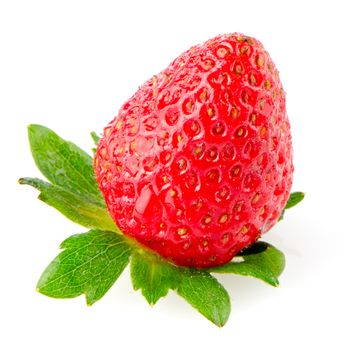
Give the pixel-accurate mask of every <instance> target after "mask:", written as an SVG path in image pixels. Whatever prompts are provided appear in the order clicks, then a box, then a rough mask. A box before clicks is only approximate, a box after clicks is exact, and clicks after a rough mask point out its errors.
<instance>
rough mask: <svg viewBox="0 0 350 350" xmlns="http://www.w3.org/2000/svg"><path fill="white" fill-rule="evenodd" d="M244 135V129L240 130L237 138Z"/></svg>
mask: <svg viewBox="0 0 350 350" xmlns="http://www.w3.org/2000/svg"><path fill="white" fill-rule="evenodd" d="M243 133H244V129H243V128H239V129H238V131H237V136H238V137H241V136H242V135H243Z"/></svg>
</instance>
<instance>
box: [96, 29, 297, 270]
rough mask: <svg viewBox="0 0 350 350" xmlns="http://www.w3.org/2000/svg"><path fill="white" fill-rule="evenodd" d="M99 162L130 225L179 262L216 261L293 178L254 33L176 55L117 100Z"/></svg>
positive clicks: (253, 235)
mask: <svg viewBox="0 0 350 350" xmlns="http://www.w3.org/2000/svg"><path fill="white" fill-rule="evenodd" d="M95 171H96V176H97V180H98V183H99V186H100V189H101V191H102V193H103V195H104V197H105V199H106V202H107V205H108V208H109V211H110V214H111V215H112V217H113V219H114V220H115V222H116V223H117V225H118V226H119V227H120V229H121V230H122V231H123V232H124V233H125V234H126V235H128V236H131V237H133V238H135V239H136V240H137V241H139V242H140V243H142V244H143V245H145V246H147V247H149V248H150V249H152V250H154V251H156V252H157V253H159V254H160V255H161V256H163V257H165V258H166V259H169V260H171V261H174V262H175V263H176V264H178V265H185V266H194V267H208V266H214V265H221V264H224V263H226V262H228V261H229V260H231V259H232V257H233V256H234V255H235V254H237V253H238V252H239V251H240V250H241V249H243V248H244V247H247V246H249V245H250V244H252V243H253V242H255V241H256V239H257V238H259V236H260V235H261V234H262V233H264V232H266V231H268V230H269V229H270V228H271V227H272V226H273V225H274V224H275V223H276V221H277V220H278V218H279V216H280V214H281V212H282V210H283V208H284V206H285V204H286V202H287V199H288V197H289V192H290V188H291V183H292V173H293V165H292V145H291V134H290V127H289V121H288V118H287V115H286V109H285V93H284V91H283V88H282V84H281V82H280V80H279V76H278V71H277V70H276V68H275V65H274V63H273V62H272V61H271V58H270V56H269V54H268V53H267V52H266V51H265V49H264V48H263V46H262V45H261V43H260V42H259V41H257V40H256V39H253V38H250V37H246V36H243V35H241V34H227V35H221V36H217V37H216V38H214V39H211V40H208V41H207V42H205V43H204V44H202V45H197V46H194V47H192V48H191V49H189V50H188V51H186V52H184V53H183V54H182V55H180V56H179V57H178V58H177V59H176V60H175V61H174V62H173V63H171V64H170V66H169V67H168V68H166V69H165V70H164V71H162V72H161V73H159V74H158V75H156V76H154V77H153V78H152V79H150V80H148V81H147V82H146V83H145V84H144V85H143V86H142V87H141V88H139V90H138V91H137V92H136V93H135V95H134V96H133V97H131V98H130V99H129V100H128V101H127V102H126V103H125V104H124V105H123V106H122V108H121V109H120V111H119V114H118V116H117V117H116V118H115V119H114V120H113V121H112V122H111V123H110V124H109V125H108V126H107V127H106V128H105V130H104V137H103V138H102V139H101V141H100V142H99V145H98V148H97V152H96V157H95Z"/></svg>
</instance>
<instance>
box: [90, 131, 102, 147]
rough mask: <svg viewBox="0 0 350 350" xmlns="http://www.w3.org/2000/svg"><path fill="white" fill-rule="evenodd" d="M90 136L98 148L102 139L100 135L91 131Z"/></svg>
mask: <svg viewBox="0 0 350 350" xmlns="http://www.w3.org/2000/svg"><path fill="white" fill-rule="evenodd" d="M90 136H91V138H92V140H93V141H94V144H95V146H97V144H98V141H100V139H101V137H100V136H98V135H97V134H96V133H95V131H91V133H90Z"/></svg>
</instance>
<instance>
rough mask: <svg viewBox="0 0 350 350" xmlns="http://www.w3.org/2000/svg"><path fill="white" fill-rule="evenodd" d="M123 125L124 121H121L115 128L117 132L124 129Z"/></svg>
mask: <svg viewBox="0 0 350 350" xmlns="http://www.w3.org/2000/svg"><path fill="white" fill-rule="evenodd" d="M123 124H124V123H123V121H122V120H119V121H118V122H117V124H116V126H115V127H116V129H117V130H120V129H121V128H122V127H123Z"/></svg>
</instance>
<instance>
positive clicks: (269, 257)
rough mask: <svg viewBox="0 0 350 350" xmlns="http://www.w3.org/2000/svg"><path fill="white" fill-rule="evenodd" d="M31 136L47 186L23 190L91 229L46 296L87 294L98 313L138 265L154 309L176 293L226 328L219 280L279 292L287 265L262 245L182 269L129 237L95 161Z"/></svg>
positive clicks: (54, 138)
mask: <svg viewBox="0 0 350 350" xmlns="http://www.w3.org/2000/svg"><path fill="white" fill-rule="evenodd" d="M28 136H29V143H30V147H31V151H32V155H33V158H34V161H35V163H36V165H37V167H38V168H39V170H40V171H41V172H42V174H43V175H44V176H45V177H46V179H47V181H43V180H40V179H36V178H21V179H20V180H19V183H20V184H26V185H30V186H32V187H34V188H36V189H37V190H39V191H40V194H39V199H40V200H42V201H43V202H45V203H46V204H48V205H50V206H52V207H54V208H55V209H57V210H58V211H60V212H61V213H62V214H63V215H64V216H66V217H67V218H68V219H70V220H71V221H73V222H75V223H77V224H80V225H81V226H84V227H86V228H87V229H88V231H87V232H86V233H81V234H76V235H73V236H71V237H69V238H67V239H66V240H65V241H64V242H63V243H62V244H61V246H60V248H61V249H62V251H61V252H60V253H59V255H58V256H57V257H56V258H55V259H54V260H53V261H52V262H51V263H50V264H49V265H48V267H47V268H46V269H45V271H44V272H43V274H42V276H41V277H40V279H39V282H38V284H37V290H38V291H39V292H40V293H42V294H44V295H47V296H50V297H53V298H73V297H76V296H79V295H81V294H85V297H86V302H87V304H88V305H92V304H93V303H95V302H96V301H98V300H99V299H101V298H102V297H103V295H104V294H105V293H106V292H107V291H108V290H109V289H110V287H111V286H112V285H113V284H114V283H115V281H116V280H117V278H118V277H119V276H120V274H121V273H122V272H123V271H124V269H125V268H126V266H127V265H128V264H129V263H130V274H131V279H132V283H133V287H134V289H135V290H139V289H140V290H141V292H142V294H143V295H144V297H145V298H146V300H147V301H148V303H150V304H151V305H153V304H155V303H156V302H157V301H158V300H159V299H160V298H161V297H164V296H166V295H167V293H168V291H169V290H170V289H171V290H174V291H176V292H177V294H178V295H180V296H181V297H183V298H184V299H185V300H186V301H188V302H189V303H190V304H191V305H192V306H193V307H194V308H195V309H197V310H198V311H199V312H200V313H201V314H202V315H203V316H204V317H206V318H207V319H208V320H210V321H211V322H213V323H214V324H215V325H217V326H219V327H221V326H223V325H224V324H225V323H226V322H227V320H228V318H229V314H230V310H231V305H230V298H229V295H228V293H227V291H226V290H225V289H224V287H223V286H222V285H221V284H220V283H219V282H218V280H217V279H216V278H215V277H214V276H213V275H212V273H234V274H240V275H245V276H252V277H255V278H258V279H260V280H263V281H264V282H266V283H268V284H270V285H272V286H277V285H278V277H279V275H280V274H281V273H282V271H283V268H284V265H285V258H284V255H283V253H282V252H281V251H279V250H278V249H277V248H275V247H273V246H272V245H270V244H268V243H265V242H261V241H257V242H256V243H254V244H253V245H252V246H251V247H250V248H248V249H245V250H243V251H242V252H240V253H238V254H237V255H236V257H234V258H233V260H232V261H230V262H229V263H227V264H225V265H221V266H217V267H212V268H209V269H196V268H187V267H181V266H177V265H176V264H174V263H173V262H171V261H167V260H165V259H164V258H162V257H160V256H159V255H158V254H157V253H155V252H153V251H151V250H150V249H149V248H146V247H143V246H142V245H140V244H139V243H137V242H136V241H135V240H133V239H131V238H129V237H126V236H124V235H123V234H122V232H121V231H120V230H119V228H118V227H117V226H116V225H115V223H114V221H113V220H112V219H111V217H110V215H109V213H108V210H107V207H106V204H105V201H104V199H103V197H102V195H101V193H100V191H99V189H98V186H97V183H96V180H95V176H94V170H93V158H92V157H91V156H90V155H89V154H87V153H86V152H84V151H83V150H81V149H80V148H79V147H78V146H76V145H74V144H73V143H72V142H69V141H65V140H64V139H62V138H61V137H60V136H58V135H57V134H56V133H54V132H53V131H52V130H50V129H49V128H46V127H44V126H41V125H30V126H29V127H28ZM93 139H94V140H95V141H96V142H97V141H98V136H97V135H96V134H94V135H93ZM303 198H304V194H303V193H301V192H296V193H293V194H292V195H291V196H290V200H289V201H288V202H287V205H286V207H285V209H289V208H291V207H293V206H294V205H296V204H297V203H299V202H300V201H301V200H302V199H303ZM72 257H73V258H72ZM87 262H88V263H87Z"/></svg>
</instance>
